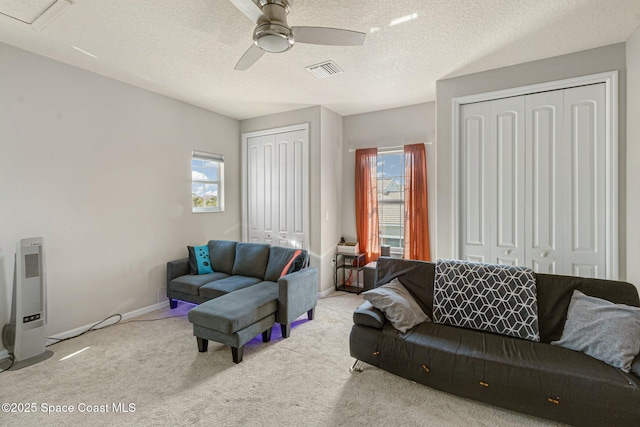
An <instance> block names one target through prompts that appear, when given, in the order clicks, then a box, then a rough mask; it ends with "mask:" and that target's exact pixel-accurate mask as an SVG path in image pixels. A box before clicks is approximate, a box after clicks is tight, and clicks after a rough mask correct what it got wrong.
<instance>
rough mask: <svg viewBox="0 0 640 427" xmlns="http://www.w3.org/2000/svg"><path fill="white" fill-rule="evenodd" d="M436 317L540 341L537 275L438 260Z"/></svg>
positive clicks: (523, 270)
mask: <svg viewBox="0 0 640 427" xmlns="http://www.w3.org/2000/svg"><path fill="white" fill-rule="evenodd" d="M433 321H434V322H435V323H442V324H446V325H453V326H461V327H464V328H470V329H478V330H483V331H488V332H494V333H497V334H502V335H509V336H513V337H518V338H524V339H527V340H530V341H540V333H539V330H538V305H537V302H536V279H535V274H534V272H533V270H531V269H529V268H526V267H513V266H508V265H495V264H483V263H475V262H467V261H455V260H438V261H437V263H436V275H435V283H434V292H433Z"/></svg>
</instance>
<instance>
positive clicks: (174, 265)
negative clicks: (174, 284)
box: [167, 258, 189, 296]
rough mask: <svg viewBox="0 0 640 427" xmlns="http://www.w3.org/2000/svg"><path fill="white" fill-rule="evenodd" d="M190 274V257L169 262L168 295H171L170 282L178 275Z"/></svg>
mask: <svg viewBox="0 0 640 427" xmlns="http://www.w3.org/2000/svg"><path fill="white" fill-rule="evenodd" d="M186 274H189V258H182V259H176V260H173V261H169V262H168V263H167V296H168V295H169V283H171V281H172V280H173V279H175V278H176V277H180V276H184V275H186Z"/></svg>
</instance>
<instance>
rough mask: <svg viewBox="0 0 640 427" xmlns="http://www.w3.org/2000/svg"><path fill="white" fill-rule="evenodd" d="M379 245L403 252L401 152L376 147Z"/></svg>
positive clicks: (402, 157) (402, 155) (402, 173)
mask: <svg viewBox="0 0 640 427" xmlns="http://www.w3.org/2000/svg"><path fill="white" fill-rule="evenodd" d="M377 172H378V221H379V224H380V230H379V232H380V244H381V245H389V246H391V252H392V253H397V254H402V253H403V251H404V151H403V150H385V151H383V150H378V171H377Z"/></svg>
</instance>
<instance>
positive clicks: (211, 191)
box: [204, 184, 218, 208]
mask: <svg viewBox="0 0 640 427" xmlns="http://www.w3.org/2000/svg"><path fill="white" fill-rule="evenodd" d="M204 205H205V206H206V207H213V208H217V207H218V184H205V186H204Z"/></svg>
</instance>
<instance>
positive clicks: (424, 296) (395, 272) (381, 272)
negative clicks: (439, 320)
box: [375, 257, 436, 319]
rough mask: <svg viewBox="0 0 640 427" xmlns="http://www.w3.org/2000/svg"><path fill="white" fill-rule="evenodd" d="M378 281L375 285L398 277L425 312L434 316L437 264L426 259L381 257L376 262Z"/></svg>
mask: <svg viewBox="0 0 640 427" xmlns="http://www.w3.org/2000/svg"><path fill="white" fill-rule="evenodd" d="M376 265H377V267H376V268H377V270H378V271H377V282H376V283H375V286H381V285H384V284H385V283H389V282H390V281H391V280H392V279H394V278H396V277H397V278H398V280H399V281H400V283H402V286H404V287H405V288H406V289H407V291H409V293H410V294H411V296H413V298H415V300H416V302H417V303H418V305H419V306H420V308H421V309H422V311H424V313H425V314H426V315H427V316H429V318H431V319H432V318H433V280H434V276H435V271H436V265H435V264H434V263H431V262H426V261H416V260H407V259H399V258H389V257H380V258H378V261H377V262H376Z"/></svg>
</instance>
